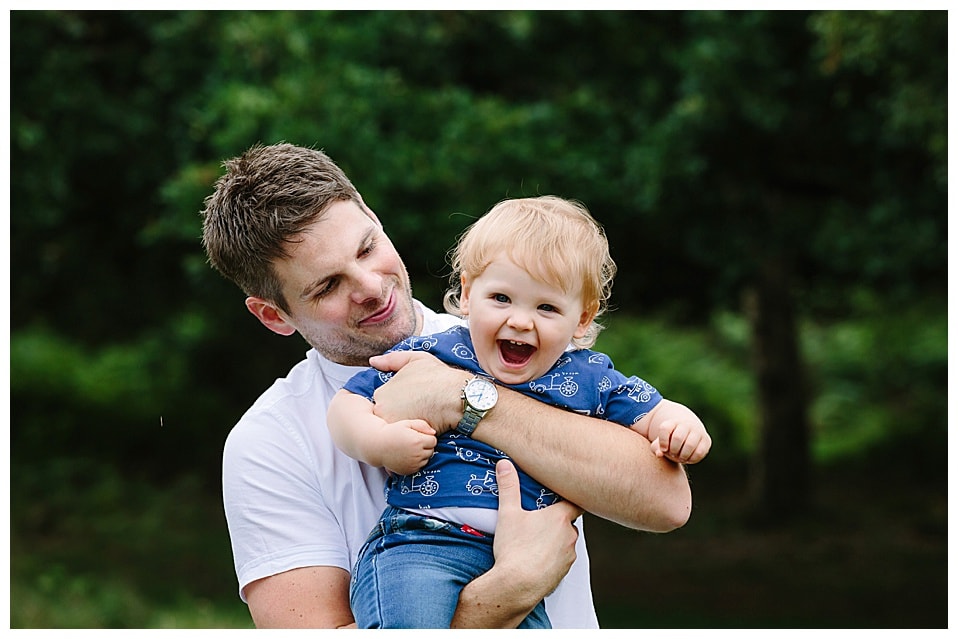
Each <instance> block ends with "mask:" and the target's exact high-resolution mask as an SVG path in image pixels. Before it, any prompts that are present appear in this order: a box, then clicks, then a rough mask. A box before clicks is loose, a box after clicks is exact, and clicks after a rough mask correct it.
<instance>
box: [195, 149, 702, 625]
mask: <svg viewBox="0 0 958 639" xmlns="http://www.w3.org/2000/svg"><path fill="white" fill-rule="evenodd" d="M226 168H227V173H226V174H225V175H224V176H223V177H222V178H220V180H219V181H218V182H217V184H216V188H215V191H214V193H213V194H212V195H211V196H210V197H209V198H208V199H207V201H206V209H205V210H204V212H203V214H204V224H203V242H204V246H205V247H206V251H207V254H208V255H209V258H210V261H211V263H212V264H213V266H214V267H216V268H217V269H218V270H219V271H220V272H221V273H223V274H224V275H225V276H226V277H227V278H229V279H231V280H232V281H234V282H235V283H236V284H237V285H239V286H240V288H241V289H243V291H244V293H245V294H246V295H247V298H246V307H247V309H248V310H249V311H250V312H251V313H253V315H255V316H256V317H257V318H258V319H259V320H260V322H262V323H263V325H264V326H266V327H267V328H268V329H270V330H271V331H273V332H275V333H277V334H279V335H286V336H289V335H292V334H294V333H299V334H300V335H301V336H302V337H303V338H304V339H305V340H306V341H307V342H308V343H309V344H310V346H312V347H313V348H312V349H311V350H310V351H309V352H308V353H307V356H306V359H305V360H304V361H302V362H300V363H299V364H297V365H296V366H295V367H294V368H293V369H292V370H291V371H290V373H289V375H288V376H287V377H286V378H283V379H279V380H277V381H276V383H274V385H273V386H272V387H270V388H269V389H268V390H267V391H266V392H265V393H264V394H263V395H262V396H261V397H260V398H259V399H258V400H257V402H256V403H255V404H254V405H253V406H252V407H251V408H250V410H249V411H248V412H247V413H246V414H245V415H244V416H243V417H242V418H241V419H240V421H239V423H238V424H237V425H236V426H235V427H234V429H233V430H232V432H231V433H230V436H229V438H228V439H227V442H226V445H225V448H224V460H223V493H224V504H225V509H226V516H227V522H228V524H229V529H230V537H231V542H232V545H233V554H234V561H235V564H236V571H237V577H238V579H239V583H240V596H241V597H242V598H243V599H244V601H246V602H247V604H248V605H249V608H250V613H251V615H252V617H253V621H254V622H255V624H256V625H257V626H258V627H347V626H349V625H351V624H352V623H353V619H352V615H351V613H350V609H349V599H348V588H349V569H350V567H351V566H352V564H353V561H354V560H355V558H356V555H357V554H358V552H359V550H360V548H361V546H362V544H363V542H364V540H365V537H366V535H367V534H368V532H369V530H370V529H371V527H372V525H373V524H374V523H375V522H376V520H377V518H378V516H379V514H380V512H381V510H382V508H383V505H384V501H383V495H382V486H383V481H384V477H385V475H384V473H383V471H382V470H381V469H377V468H372V467H369V466H366V465H364V464H360V463H359V462H356V461H355V460H352V459H351V458H349V457H347V456H346V455H345V454H343V453H342V452H340V451H339V450H338V449H336V447H335V446H334V445H333V443H332V440H331V438H330V436H329V433H328V431H327V430H326V425H325V421H326V408H327V406H328V404H329V401H330V400H331V398H332V396H333V395H334V394H335V392H336V391H337V390H338V389H339V388H340V387H341V386H342V384H344V383H345V382H346V380H348V379H349V378H350V377H351V376H352V374H353V373H354V372H356V370H357V368H356V367H360V366H366V365H368V364H369V363H373V364H374V365H375V366H376V367H377V368H380V369H382V370H397V371H398V372H397V373H396V375H395V376H394V378H393V379H392V380H391V381H390V382H389V383H388V384H386V385H384V386H383V387H382V388H380V389H379V391H377V393H376V411H377V413H378V414H380V415H381V416H382V417H384V418H385V419H387V420H388V421H396V420H398V419H404V418H414V417H418V418H423V419H425V420H426V421H427V422H429V423H430V424H431V425H432V426H433V428H435V429H436V430H437V432H444V431H445V430H448V429H449V428H452V427H455V426H456V425H457V424H458V423H459V422H460V420H461V419H462V418H463V403H462V399H461V390H462V388H463V385H464V384H465V382H466V381H467V380H468V379H469V378H470V377H471V376H470V375H468V374H466V373H465V372H464V371H460V370H457V369H452V368H448V367H446V366H444V365H442V364H441V363H439V362H438V360H435V359H434V358H432V357H430V356H429V355H427V354H424V353H419V354H415V355H414V354H410V353H393V354H390V355H389V356H385V357H378V358H377V357H373V356H376V355H379V354H381V353H383V352H384V351H385V350H386V349H387V348H389V347H390V346H392V345H393V344H395V343H396V342H398V341H400V340H402V339H404V338H405V337H407V336H409V335H411V334H414V333H416V334H425V333H433V332H437V331H440V330H443V329H445V328H448V327H449V326H451V325H452V324H453V323H455V322H457V321H459V320H457V319H456V318H453V317H451V316H448V315H438V314H436V313H433V312H432V311H430V310H429V309H426V308H425V307H423V306H422V305H421V304H419V303H418V302H416V301H415V300H414V299H413V297H412V291H411V287H410V283H409V278H408V275H407V274H406V270H405V267H404V265H403V263H402V260H401V259H400V257H399V255H398V254H397V253H396V250H395V248H394V247H393V246H392V244H391V242H390V241H389V239H388V237H387V236H386V234H385V232H384V231H383V227H382V225H381V224H380V222H379V219H378V218H377V217H376V215H375V214H374V213H373V212H372V211H371V210H370V209H369V207H368V206H366V204H365V203H364V202H363V200H362V198H361V197H360V195H359V193H358V192H357V191H356V189H355V187H353V185H352V183H351V182H350V181H349V179H348V178H347V177H346V176H345V175H344V174H343V173H342V171H341V170H340V169H339V168H338V167H337V166H336V165H335V164H334V163H333V162H332V161H331V160H330V159H329V158H328V157H326V156H325V155H324V154H323V153H321V152H319V151H315V150H311V149H305V148H302V147H297V146H293V145H288V144H279V145H273V146H268V147H262V146H255V147H253V148H251V149H250V150H249V151H247V152H246V153H245V154H243V155H242V156H240V157H239V158H235V159H233V160H230V161H227V162H226ZM371 357H373V359H372V361H371V362H370V358H371ZM473 426H474V427H475V430H474V431H473V433H472V436H473V437H475V438H476V439H479V440H481V441H483V442H485V443H487V444H489V445H491V446H494V447H495V448H498V449H500V450H502V451H504V452H506V453H507V454H508V455H509V456H510V457H511V458H512V459H514V460H515V461H516V463H518V464H519V465H520V466H522V468H523V469H524V470H525V471H526V472H528V473H529V474H530V475H532V476H533V477H535V478H536V479H537V480H539V481H540V482H542V483H543V484H545V485H547V486H550V487H551V488H553V489H554V490H555V491H556V492H557V493H559V494H562V495H563V496H564V497H566V499H567V500H568V501H566V502H561V503H559V504H556V505H554V506H551V507H549V508H546V509H543V510H539V511H535V512H525V511H522V509H521V508H520V507H519V506H518V501H519V496H518V479H517V477H516V474H515V469H514V468H513V467H512V466H511V465H510V464H508V463H503V464H501V465H500V467H499V468H498V469H497V470H498V472H499V475H498V484H499V490H500V513H499V525H498V528H497V534H496V540H495V543H496V545H495V551H496V552H495V554H496V562H495V565H494V566H493V568H492V569H491V570H490V571H489V572H487V573H485V574H484V575H482V576H481V577H479V578H477V579H476V580H474V581H473V582H471V583H470V584H469V585H467V586H466V588H465V589H464V590H463V592H462V594H461V596H460V600H459V606H458V608H457V610H456V614H455V616H454V618H453V626H455V627H514V626H515V625H516V624H518V623H519V622H520V621H521V620H522V619H523V618H524V617H525V615H526V614H527V613H528V612H529V611H530V610H531V609H532V607H533V606H535V604H536V603H537V602H538V601H539V600H541V599H542V598H543V597H545V596H546V595H549V597H548V598H547V599H546V607H547V611H548V614H549V617H550V619H551V620H552V623H553V626H554V627H556V628H563V627H566V628H570V627H596V626H597V622H596V619H595V612H594V610H593V607H592V597H591V589H590V586H589V576H588V556H587V554H586V551H585V544H584V537H583V536H582V535H579V534H578V529H577V528H576V527H575V524H574V523H573V522H576V523H578V524H579V526H581V518H579V515H580V514H581V512H582V511H581V509H580V508H579V507H577V506H575V505H574V504H578V506H581V507H582V508H584V509H586V510H588V511H590V512H593V513H595V514H597V515H599V516H601V517H605V518H607V519H610V520H613V521H617V522H619V523H621V524H623V525H626V526H630V527H632V528H637V529H641V530H650V531H663V532H664V531H668V530H672V529H674V528H676V527H679V526H682V525H683V524H684V523H685V521H686V520H687V519H688V516H689V512H690V508H691V496H690V491H689V486H688V482H687V479H686V477H685V473H684V471H683V470H682V468H681V467H679V466H677V465H675V464H672V463H671V462H667V461H664V460H661V459H658V458H656V457H655V456H654V455H653V454H652V453H651V452H650V447H649V442H648V441H646V440H644V439H643V438H642V437H641V436H639V435H637V434H636V433H633V432H630V431H629V430H628V429H625V428H622V427H621V426H618V425H615V424H609V423H607V422H604V421H602V420H595V419H590V418H586V417H583V416H581V415H576V414H574V413H569V412H566V411H561V410H558V409H554V408H551V407H548V406H546V405H544V404H542V403H540V402H537V401H535V400H534V399H531V398H527V397H523V396H521V395H519V394H517V393H511V392H507V391H505V390H503V391H501V393H500V397H499V401H498V403H497V405H496V406H495V408H494V409H492V410H490V411H489V412H488V414H487V415H485V417H484V418H483V419H482V420H481V421H480V422H478V424H473ZM570 566H571V568H570ZM567 573H568V574H567ZM549 593H552V594H551V595H550V594H549Z"/></svg>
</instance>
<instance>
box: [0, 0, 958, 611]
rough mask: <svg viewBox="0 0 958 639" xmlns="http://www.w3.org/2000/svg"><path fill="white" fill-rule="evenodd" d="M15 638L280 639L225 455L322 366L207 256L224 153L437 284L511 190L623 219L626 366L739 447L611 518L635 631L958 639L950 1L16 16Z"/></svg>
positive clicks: (615, 240)
mask: <svg viewBox="0 0 958 639" xmlns="http://www.w3.org/2000/svg"><path fill="white" fill-rule="evenodd" d="M9 18H10V27H9V28H10V108H11V114H10V142H11V145H10V160H11V180H10V202H11V206H10V212H11V220H10V228H11V241H10V263H11V271H10V283H11V295H10V297H11V299H10V309H11V312H10V325H11V335H10V412H11V420H10V522H11V530H10V550H11V557H10V624H11V626H12V627H14V628H136V627H147V628H211V627H228V628H243V627H250V626H251V623H250V619H249V615H248V613H247V611H246V608H245V606H244V605H243V604H242V603H241V602H240V601H239V599H238V597H237V595H236V583H235V575H234V574H233V570H232V559H231V555H230V550H229V543H228V536H227V532H226V525H225V520H224V518H223V514H222V506H221V502H220V494H219V490H220V479H219V472H220V453H221V449H222V443H223V440H224V438H225V436H226V434H227V432H228V431H229V429H230V428H231V427H232V425H233V424H234V423H235V421H236V420H237V419H238V417H239V416H240V415H241V414H242V413H243V412H244V411H245V409H246V408H247V407H248V406H249V405H250V404H251V403H252V401H253V400H254V399H255V397H256V396H257V395H258V394H259V393H260V392H262V390H264V389H265V388H266V387H267V386H268V385H269V384H270V383H271V382H272V380H273V379H275V378H276V377H279V376H282V375H284V374H285V372H286V371H287V370H288V369H289V367H290V366H291V365H292V364H293V363H294V362H296V361H298V360H299V359H300V358H301V357H302V356H303V353H304V352H305V349H306V346H305V344H304V343H303V342H302V341H301V340H300V339H299V338H296V337H294V338H290V339H282V338H279V337H277V336H275V335H273V334H271V333H269V332H268V331H266V330H265V329H263V328H262V327H261V326H260V325H259V323H258V322H257V321H256V320H255V319H254V318H253V317H252V316H251V315H249V314H248V313H247V312H246V311H245V310H244V309H243V306H242V295H241V294H240V292H239V290H238V289H235V288H234V287H233V286H232V285H231V284H230V283H228V282H226V281H225V280H223V279H222V278H220V277H219V276H218V275H217V274H216V273H215V272H213V271H212V270H211V269H210V268H209V267H208V265H207V264H206V261H205V256H204V255H203V252H202V249H201V246H200V241H199V237H200V217H199V214H198V213H199V211H200V210H201V209H202V207H203V199H204V198H205V197H206V196H207V195H209V194H210V192H211V190H212V183H213V182H214V181H215V179H216V178H217V177H218V176H219V174H220V171H221V166H220V162H221V161H222V160H223V159H225V158H227V157H232V156H235V155H238V154H239V153H241V152H242V151H243V150H245V149H246V148H247V147H249V146H251V145H252V144H254V143H256V142H263V143H267V144H268V143H273V142H278V141H282V140H285V141H289V142H293V143H297V144H301V145H305V146H315V147H317V148H322V149H324V150H325V151H326V152H327V153H328V154H329V155H330V156H331V157H332V158H333V159H334V160H336V161H337V162H338V163H339V164H340V165H341V166H342V167H343V168H344V169H345V171H346V172H347V174H348V175H349V176H350V177H351V178H352V180H353V181H354V183H355V184H356V185H357V187H358V188H359V190H360V191H361V192H362V193H363V195H364V198H365V199H366V201H367V203H369V204H370V206H371V207H372V208H373V210H375V211H376V212H377V213H378V214H379V216H380V218H381V219H383V221H384V223H385V225H386V229H387V232H388V233H389V234H390V236H391V237H392V239H393V240H394V242H395V243H396V245H397V247H398V249H399V251H400V253H401V254H402V255H403V256H404V257H405V260H406V263H407V266H408V267H409V270H410V273H411V275H412V279H413V282H414V287H415V290H416V294H417V296H418V297H419V298H420V299H422V300H423V301H424V302H426V303H427V304H429V305H431V306H433V307H438V306H439V305H440V303H441V293H442V290H443V287H444V284H445V276H446V275H447V273H448V271H447V268H446V264H445V252H446V250H447V249H448V248H449V246H450V245H451V244H452V242H453V240H454V238H455V236H456V235H457V234H458V233H459V232H461V231H462V230H463V228H464V227H465V226H466V225H467V224H468V223H469V221H470V220H471V219H473V218H474V217H476V216H479V215H481V214H482V213H483V212H484V211H486V210H487V209H488V208H489V207H490V206H491V205H492V204H494V203H495V202H497V201H498V200H500V199H503V198H505V197H517V196H528V195H536V194H556V195H560V196H564V197H568V198H574V199H578V200H580V201H582V202H584V203H585V204H586V205H587V206H588V207H589V209H590V210H591V211H592V212H593V214H594V215H595V216H596V217H597V218H598V219H599V220H600V221H601V222H602V223H603V224H604V225H605V227H606V229H607V232H608V235H609V238H610V242H611V245H612V252H613V257H615V259H616V260H617V262H618V264H619V268H620V274H619V276H618V278H617V280H616V285H615V289H614V294H613V303H614V306H615V310H614V312H613V313H612V314H611V315H610V316H609V318H608V325H609V328H608V330H607V331H606V332H605V333H603V335H602V336H601V337H600V340H599V343H598V348H600V349H602V350H604V351H607V352H609V353H610V354H611V355H612V356H613V359H614V360H615V361H616V364H617V368H619V369H621V370H624V371H628V372H634V373H637V374H639V375H641V376H642V377H644V378H645V379H648V380H649V381H651V382H652V383H654V384H655V385H656V386H657V387H658V388H659V389H660V390H662V391H663V393H664V394H665V395H666V396H668V397H671V398H673V399H676V400H677V401H681V402H683V403H686V404H688V405H689V406H691V407H692V408H693V409H694V410H696V412H698V413H699V414H700V415H701V416H702V418H703V420H704V421H705V423H706V424H707V425H708V427H709V429H710V431H711V433H712V435H713V439H714V446H713V450H712V453H711V455H710V456H709V458H708V459H707V460H706V461H705V462H703V463H702V464H700V465H698V466H695V467H692V468H690V476H691V480H692V486H693V493H694V496H695V507H694V511H693V515H692V518H691V520H690V521H689V523H688V525H687V526H686V527H685V528H683V529H681V530H679V531H676V532H674V533H670V534H668V535H651V534H645V533H636V532H634V531H629V530H626V529H623V528H620V527H617V526H615V525H612V524H609V523H607V522H604V521H601V520H599V519H596V518H592V517H590V519H589V521H588V523H587V528H588V529H589V539H590V548H591V549H592V550H591V554H592V562H593V581H594V589H595V594H596V606H597V610H598V613H599V617H600V621H601V622H602V624H603V626H604V627H617V628H630V627H677V628H685V627H687V628H701V627H704V628H717V627H728V628H737V627H770V628H791V627H798V628H808V627H812V628H814V627H860V628H873V627H874V628H878V627H919V628H944V627H946V626H947V463H948V459H947V438H948V431H947V394H946V393H947V241H946V231H947V151H948V148H947V142H948V140H947V62H948V55H947V45H948V16H947V13H946V12H944V11H896V12H889V11H880V12H876V11H861V12H859V11H856V12H836V11H814V12H808V11H775V12H756V11H738V12H724V11H687V12H678V11H676V12H648V11H635V12H591V11H548V12H534V11H516V12H499V11H483V12H472V11H448V12H432V11H316V12H285V11H277V12H246V11H235V12H206V11H203V12H194V11H164V12H148V11H136V12H133V11H130V12H115V11H95V12H78V11H12V12H11V13H10V16H9Z"/></svg>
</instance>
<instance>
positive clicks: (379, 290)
mask: <svg viewBox="0 0 958 639" xmlns="http://www.w3.org/2000/svg"><path fill="white" fill-rule="evenodd" d="M289 253H290V257H289V258H288V259H284V260H279V261H277V262H276V263H275V264H274V267H275V269H276V274H277V276H278V277H279V279H280V282H282V288H283V294H284V295H285V297H286V300H287V302H288V304H289V309H290V312H289V313H288V314H286V313H282V312H279V314H280V316H281V317H282V320H283V321H285V323H286V324H288V325H289V326H292V327H294V328H295V329H296V331H298V332H299V334H300V335H302V336H303V337H304V338H305V339H306V341H307V342H309V344H310V345H311V346H313V347H314V348H315V349H316V350H317V351H319V352H320V353H321V354H323V355H324V356H325V357H327V358H329V359H330V360H332V361H334V362H338V363H340V364H347V365H353V366H366V365H368V360H369V358H370V357H372V356H373V355H379V354H381V353H382V352H384V351H385V350H387V349H388V348H389V347H391V346H393V345H394V344H396V343H397V342H399V341H401V340H403V339H405V338H407V337H409V336H410V335H413V334H415V333H418V332H419V330H420V328H421V318H420V317H419V314H418V313H417V312H416V308H415V305H414V303H413V299H412V290H411V287H410V284H409V275H408V274H407V273H406V268H405V266H404V265H403V262H402V259H401V258H400V257H399V254H398V253H397V252H396V249H395V247H393V245H392V242H390V241H389V238H388V237H386V234H385V233H384V232H383V229H382V227H381V226H380V224H379V222H378V220H376V219H375V218H374V217H372V215H371V213H367V211H366V210H365V209H363V208H362V207H360V205H359V204H357V203H356V202H354V201H352V200H340V201H338V202H335V203H334V204H332V205H331V206H329V207H328V208H327V210H326V213H325V214H324V215H323V216H322V217H321V218H320V219H319V220H318V221H317V222H316V223H315V224H313V225H312V226H310V227H308V228H307V229H306V230H305V231H304V232H303V233H302V234H301V235H300V236H297V237H296V242H295V243H291V244H290V247H289Z"/></svg>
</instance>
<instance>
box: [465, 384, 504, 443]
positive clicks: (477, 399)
mask: <svg viewBox="0 0 958 639" xmlns="http://www.w3.org/2000/svg"><path fill="white" fill-rule="evenodd" d="M497 401H499V391H498V390H496V385H495V384H493V383H492V381H490V380H489V379H487V378H485V377H480V376H478V375H476V376H475V377H473V378H472V379H470V380H469V381H468V382H466V385H465V386H463V387H462V419H460V420H459V424H458V425H457V426H456V432H457V433H462V434H463V435H467V436H469V437H471V436H472V432H473V431H474V430H476V426H477V425H478V424H479V420H481V419H482V418H483V417H485V416H486V413H488V412H489V411H490V410H492V408H493V407H494V406H495V405H496V402H497Z"/></svg>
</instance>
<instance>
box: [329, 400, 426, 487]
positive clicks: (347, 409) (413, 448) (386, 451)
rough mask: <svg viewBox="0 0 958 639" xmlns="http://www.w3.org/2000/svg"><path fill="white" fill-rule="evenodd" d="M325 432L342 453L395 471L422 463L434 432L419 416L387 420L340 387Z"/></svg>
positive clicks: (406, 472) (408, 471) (405, 471)
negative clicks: (328, 433)
mask: <svg viewBox="0 0 958 639" xmlns="http://www.w3.org/2000/svg"><path fill="white" fill-rule="evenodd" d="M326 419H327V422H328V425H329V432H330V434H331V435H332V436H333V441H334V442H335V443H336V445H337V446H338V447H339V448H340V450H342V451H343V452H344V453H346V454H347V455H349V456H350V457H352V458H353V459H358V460H359V461H361V462H366V463H367V464H369V465H370V466H381V467H383V468H385V469H386V470H389V471H391V472H394V473H397V474H399V475H411V474H412V473H414V472H416V471H417V470H419V469H420V468H422V467H423V466H425V465H426V462H427V461H429V458H430V457H431V456H432V453H433V450H435V448H436V432H435V431H434V430H433V429H432V427H431V426H430V425H429V424H428V423H427V422H426V421H425V420H422V419H403V420H399V421H397V422H387V421H385V420H383V419H382V418H381V417H378V416H377V415H376V414H375V413H374V412H373V403H372V402H371V401H369V400H368V399H366V398H365V397H362V396H360V395H356V394H355V393H350V392H349V391H346V390H341V391H339V392H338V393H336V395H335V396H333V401H332V402H330V404H329V411H328V413H327V417H326Z"/></svg>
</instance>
